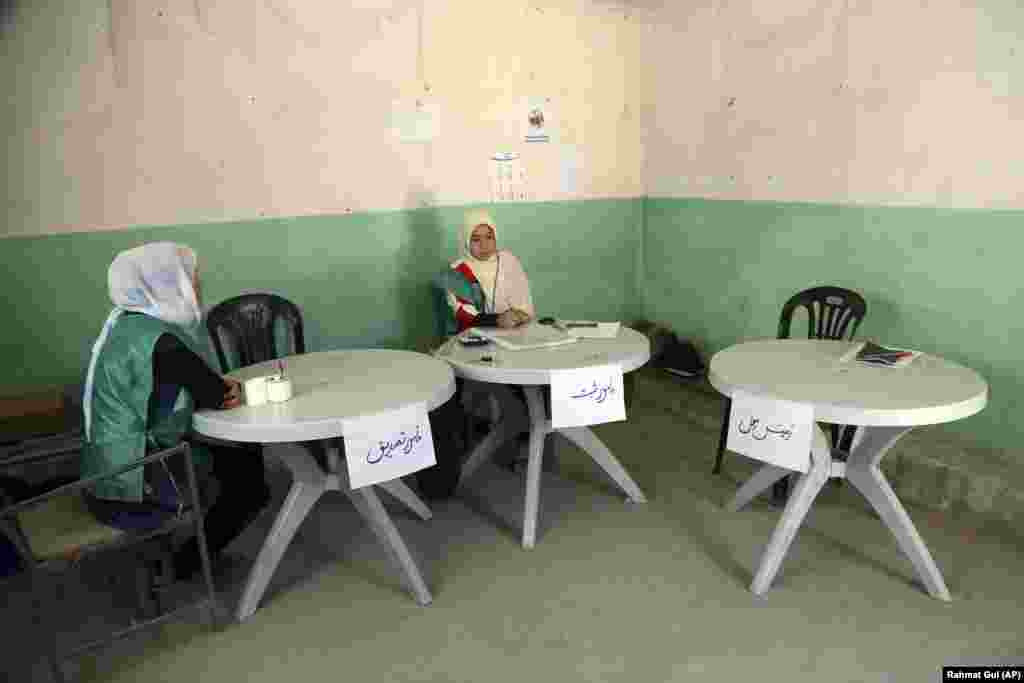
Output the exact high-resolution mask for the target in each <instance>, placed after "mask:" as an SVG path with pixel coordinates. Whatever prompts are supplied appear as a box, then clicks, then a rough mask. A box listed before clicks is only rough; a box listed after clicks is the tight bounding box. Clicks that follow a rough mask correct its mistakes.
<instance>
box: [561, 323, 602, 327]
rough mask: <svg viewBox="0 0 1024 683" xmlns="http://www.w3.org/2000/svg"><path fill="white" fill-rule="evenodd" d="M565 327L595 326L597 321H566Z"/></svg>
mask: <svg viewBox="0 0 1024 683" xmlns="http://www.w3.org/2000/svg"><path fill="white" fill-rule="evenodd" d="M565 326H566V327H570V328H572V327H597V323H566V325H565Z"/></svg>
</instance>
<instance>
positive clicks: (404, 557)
mask: <svg viewBox="0 0 1024 683" xmlns="http://www.w3.org/2000/svg"><path fill="white" fill-rule="evenodd" d="M346 495H348V497H349V499H350V500H351V501H352V504H353V505H355V506H356V509H357V510H359V512H360V514H362V515H363V517H364V518H366V521H367V522H368V523H369V525H370V528H371V529H373V532H374V533H375V534H376V535H377V538H379V539H380V542H381V544H382V545H383V546H384V547H385V548H386V549H387V551H388V554H389V555H390V556H391V559H392V561H394V563H395V564H396V565H397V566H398V569H399V570H400V571H401V573H402V577H403V579H405V582H406V585H407V586H408V588H409V590H410V591H411V592H412V594H413V597H415V598H416V602H418V603H419V604H421V605H429V604H430V603H431V602H432V601H433V599H434V598H433V597H432V596H431V595H430V590H429V589H428V588H427V584H426V582H425V581H424V580H423V576H422V575H421V574H420V570H419V567H417V566H416V561H415V560H414V559H413V557H412V555H411V554H410V553H409V548H408V547H406V545H405V541H404V540H402V536H401V535H400V534H399V533H398V529H396V528H395V525H394V523H393V522H392V521H391V517H390V516H389V515H388V512H387V510H385V509H384V506H383V505H382V504H381V502H380V498H378V497H377V493H376V491H374V490H373V487H372V486H365V487H363V488H361V489H358V490H355V491H353V490H349V491H346Z"/></svg>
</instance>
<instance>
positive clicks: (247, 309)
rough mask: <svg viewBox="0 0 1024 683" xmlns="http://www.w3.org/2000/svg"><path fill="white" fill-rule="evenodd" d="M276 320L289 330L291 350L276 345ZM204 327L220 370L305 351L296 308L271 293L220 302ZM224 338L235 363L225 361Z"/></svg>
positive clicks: (237, 297) (232, 368)
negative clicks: (230, 349) (211, 342)
mask: <svg viewBox="0 0 1024 683" xmlns="http://www.w3.org/2000/svg"><path fill="white" fill-rule="evenodd" d="M279 320H280V321H283V322H284V323H285V325H286V327H287V329H288V331H289V332H290V333H291V338H292V339H291V341H292V348H291V349H278V348H277V341H276V340H275V338H274V333H275V330H276V329H277V322H278V321H279ZM206 328H207V330H209V332H210V339H211V340H212V341H213V348H214V349H215V350H216V352H217V359H218V360H219V361H220V367H221V370H222V371H223V372H230V371H231V370H234V369H236V368H240V367H245V366H247V365H252V364H254V363H262V362H263V361H268V360H274V359H275V358H280V357H282V356H288V355H292V354H298V353H305V352H306V340H305V337H303V334H302V313H301V312H300V311H299V307H298V306H296V305H295V304H293V303H292V302H290V301H288V300H287V299H284V298H282V297H279V296H277V295H274V294H242V295H241V296H236V297H234V298H232V299H228V300H226V301H222V302H220V303H219V304H217V305H216V306H214V307H213V310H211V311H210V313H209V315H208V316H207V317H206ZM222 335H223V336H222ZM225 340H227V341H228V343H229V344H230V345H231V346H232V347H233V350H234V351H235V353H236V354H237V357H238V364H237V365H235V366H232V365H231V364H230V363H229V362H228V356H227V354H226V353H225V349H224V341H225Z"/></svg>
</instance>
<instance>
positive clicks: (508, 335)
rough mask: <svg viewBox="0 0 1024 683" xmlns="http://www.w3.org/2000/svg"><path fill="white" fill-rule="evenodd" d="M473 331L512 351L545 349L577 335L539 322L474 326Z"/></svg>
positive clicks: (569, 341) (572, 339)
mask: <svg viewBox="0 0 1024 683" xmlns="http://www.w3.org/2000/svg"><path fill="white" fill-rule="evenodd" d="M473 332H475V333H476V334H478V335H480V336H481V337H487V338H488V339H490V340H491V341H493V342H494V343H495V344H497V345H498V346H500V347H501V348H503V349H508V350H510V351H527V350H530V349H543V348H547V347H549V346H563V345H565V344H573V343H575V342H576V337H573V336H571V335H569V334H566V333H565V332H563V331H562V330H558V329H555V328H554V327H553V326H549V325H541V324H539V323H530V324H529V325H522V326H520V327H513V328H510V329H507V330H506V329H501V328H498V327H474V328H473Z"/></svg>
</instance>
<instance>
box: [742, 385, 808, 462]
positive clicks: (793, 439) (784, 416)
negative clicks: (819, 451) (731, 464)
mask: <svg viewBox="0 0 1024 683" xmlns="http://www.w3.org/2000/svg"><path fill="white" fill-rule="evenodd" d="M813 425H814V408H813V406H811V405H808V404H806V403H794V402H792V401H776V400H774V399H766V398H761V397H759V396H751V395H750V394H745V393H743V392H736V393H735V394H733V397H732V410H731V412H730V416H729V436H728V437H727V439H726V442H725V447H726V448H728V449H729V450H730V451H735V452H737V453H742V454H743V455H745V456H747V457H748V458H754V459H755V460H761V461H762V462H767V463H770V464H772V465H778V466H779V467H785V468H786V469H788V470H795V471H797V472H806V471H807V470H808V469H809V468H810V464H811V435H812V432H811V429H812V428H813Z"/></svg>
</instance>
